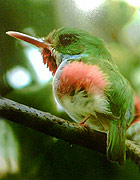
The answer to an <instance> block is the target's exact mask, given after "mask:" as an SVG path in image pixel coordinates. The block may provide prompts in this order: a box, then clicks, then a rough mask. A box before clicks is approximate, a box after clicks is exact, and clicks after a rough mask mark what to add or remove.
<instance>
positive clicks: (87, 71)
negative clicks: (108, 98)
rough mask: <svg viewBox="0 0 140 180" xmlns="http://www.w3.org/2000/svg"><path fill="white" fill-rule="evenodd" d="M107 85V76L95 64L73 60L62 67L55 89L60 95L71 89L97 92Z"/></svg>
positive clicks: (67, 92)
mask: <svg viewBox="0 0 140 180" xmlns="http://www.w3.org/2000/svg"><path fill="white" fill-rule="evenodd" d="M107 85H108V81H107V77H106V76H105V75H104V74H103V73H102V71H101V70H100V69H99V68H98V66H97V65H88V64H85V63H83V62H76V61H74V62H72V63H71V64H69V65H67V66H66V67H64V69H63V71H62V74H61V76H60V82H59V85H58V89H57V91H58V92H59V93H60V94H61V95H65V94H70V93H71V92H72V91H73V90H86V91H87V92H90V93H99V92H101V91H103V90H104V88H105V87H106V86H107Z"/></svg>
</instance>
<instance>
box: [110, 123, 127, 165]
mask: <svg viewBox="0 0 140 180" xmlns="http://www.w3.org/2000/svg"><path fill="white" fill-rule="evenodd" d="M125 129H126V128H125V123H124V120H122V121H120V120H119V121H117V120H116V121H111V122H110V130H109V132H108V134H107V157H108V159H109V160H111V161H118V163H119V164H120V165H123V164H124V162H125V159H126V147H125V139H126V130H125Z"/></svg>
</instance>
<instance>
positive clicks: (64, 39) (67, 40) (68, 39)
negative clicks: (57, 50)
mask: <svg viewBox="0 0 140 180" xmlns="http://www.w3.org/2000/svg"><path fill="white" fill-rule="evenodd" d="M76 40H77V36H76V35H75V34H62V35H60V37H59V42H60V44H61V45H62V46H64V47H65V46H68V45H70V44H71V43H72V42H76Z"/></svg>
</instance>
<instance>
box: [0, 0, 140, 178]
mask: <svg viewBox="0 0 140 180" xmlns="http://www.w3.org/2000/svg"><path fill="white" fill-rule="evenodd" d="M139 8H140V1H139V0H0V28H1V30H0V94H1V95H2V96H4V97H7V98H9V99H12V100H15V101H17V102H20V103H22V104H26V105H28V106H32V107H34V108H37V109H40V110H43V111H48V112H50V113H52V114H55V115H57V116H60V117H63V118H66V119H69V117H68V116H67V115H66V114H65V113H64V112H63V110H62V109H61V108H60V107H59V106H58V105H56V104H55V102H54V98H53V95H52V75H51V73H50V72H49V70H48V69H46V67H44V65H43V63H42V58H41V55H40V52H39V50H38V49H36V48H35V47H33V46H31V45H29V44H27V43H25V42H21V41H18V40H15V39H14V38H11V37H9V36H7V35H6V34H5V32H6V31H9V30H15V31H20V32H24V33H27V34H30V35H33V36H36V37H44V36H47V34H48V33H49V32H50V31H52V30H53V29H55V28H60V27H66V26H72V27H77V28H81V29H84V30H86V31H88V32H90V33H91V34H93V35H94V36H99V37H101V38H103V39H104V40H105V42H106V43H107V46H108V49H109V50H110V52H111V54H112V56H113V59H114V60H115V61H116V63H117V64H118V66H119V68H120V71H121V73H122V74H123V75H124V76H125V77H126V78H127V79H128V80H129V81H130V83H131V84H132V86H133V88H134V90H135V92H136V93H137V94H139V95H140V88H139V87H140V9H139ZM0 179H3V180H23V179H28V180H29V179H30V180H73V179H76V180H79V179H81V180H98V179H101V180H135V179H136V180H138V179H140V171H139V167H138V166H137V165H136V164H135V163H134V162H132V161H131V160H130V159H128V160H127V162H126V165H125V167H124V168H120V167H118V165H116V164H113V163H111V162H108V161H107V160H106V157H105V156H103V155H101V154H98V153H97V152H94V151H91V150H88V149H86V148H82V147H79V146H76V145H71V144H69V143H66V142H64V141H62V140H58V139H56V138H53V137H49V136H46V135H44V134H42V133H39V132H37V131H34V130H31V129H29V128H25V127H23V126H20V125H17V124H15V123H12V122H9V121H7V120H5V119H2V118H1V121H0Z"/></svg>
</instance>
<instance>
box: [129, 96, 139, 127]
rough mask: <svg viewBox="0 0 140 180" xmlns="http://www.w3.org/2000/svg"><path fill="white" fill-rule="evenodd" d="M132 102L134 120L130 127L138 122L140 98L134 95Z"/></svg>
mask: <svg viewBox="0 0 140 180" xmlns="http://www.w3.org/2000/svg"><path fill="white" fill-rule="evenodd" d="M134 102H135V118H134V120H133V121H132V122H131V124H130V126H131V125H132V124H134V123H137V122H140V97H138V96H136V95H135V96H134Z"/></svg>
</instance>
